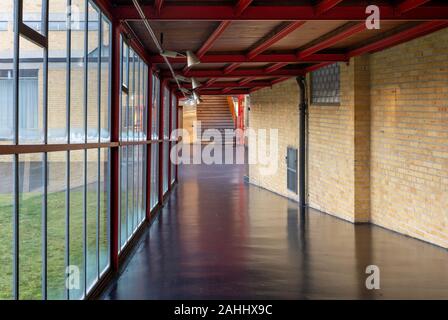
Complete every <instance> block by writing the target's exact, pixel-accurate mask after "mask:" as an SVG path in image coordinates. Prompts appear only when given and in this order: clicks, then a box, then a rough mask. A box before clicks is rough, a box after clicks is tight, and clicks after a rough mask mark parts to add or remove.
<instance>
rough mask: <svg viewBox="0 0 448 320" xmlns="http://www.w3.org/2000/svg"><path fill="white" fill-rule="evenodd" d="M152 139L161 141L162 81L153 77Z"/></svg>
mask: <svg viewBox="0 0 448 320" xmlns="http://www.w3.org/2000/svg"><path fill="white" fill-rule="evenodd" d="M152 79H153V81H152V83H153V86H152V111H151V112H152V125H151V126H152V139H153V140H157V139H159V110H160V80H159V78H157V77H156V76H154V75H153V77H152Z"/></svg>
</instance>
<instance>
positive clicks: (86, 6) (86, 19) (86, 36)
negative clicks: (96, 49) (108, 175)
mask: <svg viewBox="0 0 448 320" xmlns="http://www.w3.org/2000/svg"><path fill="white" fill-rule="evenodd" d="M84 10H85V12H84V26H85V28H84V142H85V143H87V125H88V123H87V112H88V110H87V106H88V98H87V94H88V68H89V62H88V46H89V1H88V0H86V1H85V3H84ZM83 197H84V201H83V209H84V217H83V218H84V219H83V241H84V242H83V255H84V261H83V263H84V296H86V294H87V150H84V195H83Z"/></svg>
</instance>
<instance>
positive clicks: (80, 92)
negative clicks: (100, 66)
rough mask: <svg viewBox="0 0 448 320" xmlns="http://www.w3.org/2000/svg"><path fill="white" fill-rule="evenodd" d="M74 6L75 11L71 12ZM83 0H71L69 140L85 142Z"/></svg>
mask: <svg viewBox="0 0 448 320" xmlns="http://www.w3.org/2000/svg"><path fill="white" fill-rule="evenodd" d="M73 8H75V9H76V10H75V12H73ZM84 21H85V0H72V16H71V49H70V54H71V58H70V61H71V66H70V79H71V80H70V142H71V143H84V142H85V124H84V94H85V90H84V78H85V77H84V66H85V59H84V55H85V53H84V48H85V43H84V42H85V28H84V23H85V22H84Z"/></svg>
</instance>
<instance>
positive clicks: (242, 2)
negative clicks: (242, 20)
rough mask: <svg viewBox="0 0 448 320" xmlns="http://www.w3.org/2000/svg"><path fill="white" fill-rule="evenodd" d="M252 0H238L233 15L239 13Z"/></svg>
mask: <svg viewBox="0 0 448 320" xmlns="http://www.w3.org/2000/svg"><path fill="white" fill-rule="evenodd" d="M252 1H253V0H238V3H237V4H236V6H235V15H236V16H239V15H241V14H242V13H243V12H244V11H245V10H246V9H247V8H248V7H249V6H250V4H251V3H252Z"/></svg>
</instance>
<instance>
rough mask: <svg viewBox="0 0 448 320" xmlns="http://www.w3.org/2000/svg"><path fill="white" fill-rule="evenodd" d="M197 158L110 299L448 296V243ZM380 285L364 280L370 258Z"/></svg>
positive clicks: (241, 168) (111, 290)
mask: <svg viewBox="0 0 448 320" xmlns="http://www.w3.org/2000/svg"><path fill="white" fill-rule="evenodd" d="M244 171H245V168H244V166H236V165H235V166H229V165H222V166H219V165H215V166H206V165H190V166H184V167H182V168H181V171H180V172H181V177H180V183H179V185H178V186H176V188H175V190H174V191H173V194H172V196H171V197H170V199H169V200H168V201H167V204H166V205H165V207H164V208H163V212H162V213H161V215H159V218H158V219H157V221H155V223H154V224H153V225H152V226H151V228H150V230H149V231H147V232H146V233H145V234H144V236H143V239H142V241H141V242H140V244H139V245H138V248H137V249H136V251H135V254H134V255H133V256H132V258H131V259H130V261H129V264H128V265H127V267H126V268H125V269H124V271H123V273H122V274H121V275H120V276H119V278H118V279H117V280H116V281H114V282H113V283H112V284H111V286H110V287H109V288H108V289H107V291H106V292H105V294H104V296H103V297H104V298H105V299H430V298H433V299H448V251H447V250H444V249H441V248H438V247H435V246H432V245H430V244H427V243H424V242H421V241H418V240H415V239H411V238H407V237H404V236H401V235H399V234H396V233H393V232H390V231H388V230H384V229H382V228H379V227H374V226H370V225H356V226H355V225H353V224H350V223H348V222H345V221H342V220H339V219H337V218H334V217H331V216H328V215H325V214H322V213H319V212H317V211H314V210H310V211H309V212H308V213H307V214H306V216H305V218H304V219H301V218H300V214H299V212H298V206H297V204H296V203H294V202H291V201H288V200H287V199H285V198H282V197H280V196H278V195H275V194H273V193H271V192H269V191H266V190H263V189H260V188H257V187H254V186H250V185H247V184H245V183H244V182H243V175H244ZM372 264H373V265H377V266H378V267H379V268H380V271H381V273H380V279H381V282H380V287H381V289H380V290H367V289H366V287H365V280H366V277H367V275H366V273H365V269H366V267H367V266H368V265H372Z"/></svg>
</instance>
